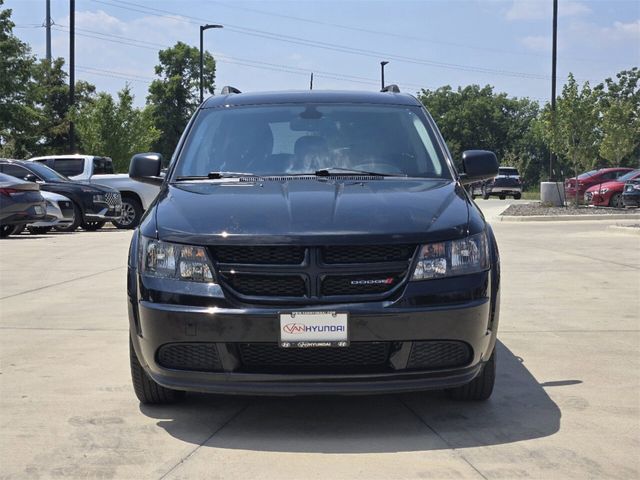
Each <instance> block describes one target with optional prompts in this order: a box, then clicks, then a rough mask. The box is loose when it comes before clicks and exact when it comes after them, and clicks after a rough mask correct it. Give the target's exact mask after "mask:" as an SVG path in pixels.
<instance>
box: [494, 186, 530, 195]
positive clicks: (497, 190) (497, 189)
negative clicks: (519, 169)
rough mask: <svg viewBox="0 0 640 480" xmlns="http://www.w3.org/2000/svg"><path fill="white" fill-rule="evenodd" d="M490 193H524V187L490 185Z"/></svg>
mask: <svg viewBox="0 0 640 480" xmlns="http://www.w3.org/2000/svg"><path fill="white" fill-rule="evenodd" d="M487 193H488V194H489V195H517V194H520V195H522V187H488V188H487Z"/></svg>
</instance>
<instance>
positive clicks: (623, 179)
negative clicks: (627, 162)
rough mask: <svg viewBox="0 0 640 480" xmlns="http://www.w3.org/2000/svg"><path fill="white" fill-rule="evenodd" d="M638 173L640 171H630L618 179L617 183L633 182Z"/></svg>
mask: <svg viewBox="0 0 640 480" xmlns="http://www.w3.org/2000/svg"><path fill="white" fill-rule="evenodd" d="M639 173H640V170H631V171H630V172H629V173H625V174H624V175H622V176H621V177H618V181H619V182H626V181H627V180H633V178H634V177H635V176H636V175H638V174H639Z"/></svg>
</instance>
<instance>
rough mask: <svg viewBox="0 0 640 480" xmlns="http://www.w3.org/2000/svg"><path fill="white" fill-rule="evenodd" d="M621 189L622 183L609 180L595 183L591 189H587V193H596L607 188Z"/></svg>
mask: <svg viewBox="0 0 640 480" xmlns="http://www.w3.org/2000/svg"><path fill="white" fill-rule="evenodd" d="M622 187H624V182H620V181H618V180H609V181H608V182H603V183H596V184H595V185H593V186H592V187H589V188H587V192H591V193H598V192H599V191H600V190H602V189H604V188H607V189H609V190H612V189H616V188H617V189H619V190H622Z"/></svg>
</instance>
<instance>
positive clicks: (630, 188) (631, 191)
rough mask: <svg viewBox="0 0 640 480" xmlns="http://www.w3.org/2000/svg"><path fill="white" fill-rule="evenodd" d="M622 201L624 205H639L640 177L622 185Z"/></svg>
mask: <svg viewBox="0 0 640 480" xmlns="http://www.w3.org/2000/svg"><path fill="white" fill-rule="evenodd" d="M622 203H623V204H624V206H625V207H640V178H636V179H635V180H629V181H627V183H626V184H625V185H624V192H623V194H622Z"/></svg>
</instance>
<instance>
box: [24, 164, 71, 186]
mask: <svg viewBox="0 0 640 480" xmlns="http://www.w3.org/2000/svg"><path fill="white" fill-rule="evenodd" d="M28 165H29V168H30V169H31V170H32V171H33V172H35V173H36V175H38V176H39V177H40V178H42V179H43V180H44V181H45V182H63V181H68V180H69V179H68V178H67V177H65V176H64V175H61V174H59V173H58V172H56V171H55V170H53V169H51V168H49V167H47V166H46V165H42V164H41V163H38V162H29V164H28Z"/></svg>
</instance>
